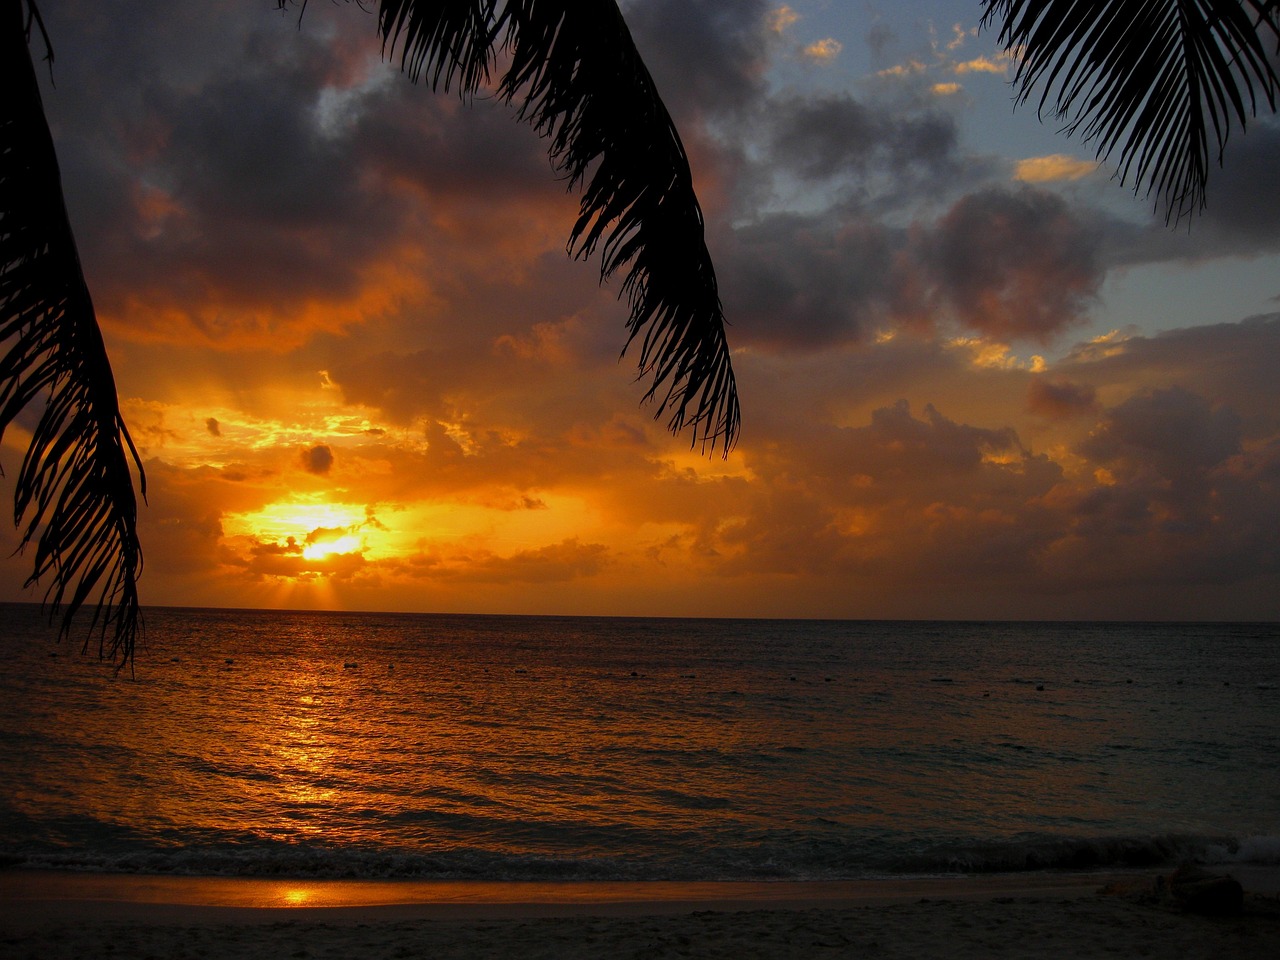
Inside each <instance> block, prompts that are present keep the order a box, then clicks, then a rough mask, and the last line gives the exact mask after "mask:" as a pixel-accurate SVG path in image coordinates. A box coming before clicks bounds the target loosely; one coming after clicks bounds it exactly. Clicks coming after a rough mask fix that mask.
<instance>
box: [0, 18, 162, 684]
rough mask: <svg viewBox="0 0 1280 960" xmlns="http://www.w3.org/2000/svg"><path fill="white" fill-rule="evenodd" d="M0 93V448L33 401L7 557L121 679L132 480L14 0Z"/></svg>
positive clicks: (125, 436) (131, 629)
mask: <svg viewBox="0 0 1280 960" xmlns="http://www.w3.org/2000/svg"><path fill="white" fill-rule="evenodd" d="M32 9H33V13H34V7H33V8H32ZM0 89H3V90H4V92H5V93H4V97H3V98H0V344H3V345H4V348H5V352H4V354H3V356H0V439H2V438H3V436H4V431H5V430H6V429H7V428H8V427H9V426H10V425H12V424H13V423H14V421H15V419H16V418H17V417H18V416H19V414H21V413H22V411H23V410H24V409H26V408H27V407H28V406H33V407H34V406H35V405H36V403H37V402H38V401H39V400H40V399H41V398H44V408H43V410H42V411H41V412H40V416H39V419H38V422H37V424H36V427H35V429H34V431H33V433H32V437H31V442H30V444H29V446H28V449H27V453H26V456H25V457H24V458H23V461H22V465H21V467H20V468H19V470H18V473H17V476H16V478H15V487H14V522H15V524H16V525H17V526H18V527H19V529H20V541H19V549H25V548H26V547H28V546H30V545H31V544H32V543H33V542H34V543H35V562H34V566H33V571H32V573H31V576H30V577H29V578H28V581H27V583H28V585H29V586H30V585H32V584H35V583H37V582H38V581H39V580H40V579H41V578H43V577H46V576H47V577H49V578H50V581H49V584H48V587H47V588H46V590H45V595H44V598H45V602H46V604H48V605H49V609H50V616H51V617H56V616H57V614H58V613H59V611H61V613H62V620H61V626H60V629H61V632H62V633H63V634H66V633H68V632H69V631H70V630H71V627H72V622H73V618H74V616H75V614H76V612H77V610H79V609H80V607H81V606H83V605H84V604H85V603H86V602H87V601H91V600H96V603H95V607H94V613H93V618H92V621H91V624H90V628H89V638H92V637H94V636H96V637H97V642H98V653H99V656H105V657H109V658H111V659H112V660H115V661H117V664H118V667H123V666H124V665H125V664H126V663H130V662H132V658H133V650H134V644H135V641H136V638H137V635H138V632H139V629H140V627H141V614H140V610H139V603H138V589H137V577H138V574H139V573H140V572H141V568H142V551H141V548H140V546H139V543H138V537H137V531H136V525H137V500H136V498H135V496H134V489H133V479H132V476H131V474H130V469H129V461H130V459H131V460H132V461H133V463H134V464H135V466H137V468H138V474H139V479H140V481H141V483H142V490H143V494H144V495H145V492H146V486H145V483H146V481H145V478H144V477H143V474H142V464H141V462H140V460H139V458H138V452H137V450H136V449H135V448H134V446H133V441H132V440H131V439H130V437H129V433H128V431H127V430H126V428H125V425H124V421H123V420H122V418H121V416H120V408H119V404H118V401H117V398H116V388H115V380H114V378H113V377H112V374H111V366H110V363H109V361H108V359H107V353H106V348H105V346H104V344H103V341H102V335H101V333H100V331H99V329H98V323H97V318H96V316H95V314H94V309H93V302H92V300H91V299H90V296H89V289H88V287H87V285H86V284H85V279H84V273H83V271H82V270H81V267H80V258H79V254H78V253H77V251H76V245H75V239H74V237H73V236H72V233H71V225H70V221H69V219H68V216H67V211H66V206H65V204H64V202H63V197H62V183H61V176H60V174H59V171H58V162H57V157H56V156H55V154H54V147H53V139H52V137H51V136H50V133H49V127H48V124H47V123H46V122H45V118H44V110H43V106H42V104H41V99H40V90H39V87H38V86H37V84H36V76H35V71H34V68H33V65H32V62H31V58H30V55H29V53H28V44H27V28H26V26H25V25H24V23H23V16H22V2H21V0H5V2H4V3H3V9H2V12H0ZM126 451H127V453H126ZM95 594H96V598H95ZM89 642H90V639H86V641H85V647H86V649H87V648H88V646H89Z"/></svg>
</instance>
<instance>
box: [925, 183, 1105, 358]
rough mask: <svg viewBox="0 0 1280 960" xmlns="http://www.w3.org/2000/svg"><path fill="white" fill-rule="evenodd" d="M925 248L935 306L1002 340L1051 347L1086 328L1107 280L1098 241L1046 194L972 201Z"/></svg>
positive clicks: (997, 193)
mask: <svg viewBox="0 0 1280 960" xmlns="http://www.w3.org/2000/svg"><path fill="white" fill-rule="evenodd" d="M922 247H923V249H922V250H921V253H920V258H921V261H922V262H923V264H924V265H925V266H926V267H927V268H928V269H929V270H930V272H931V273H932V274H933V276H934V277H935V278H936V287H935V294H934V296H933V298H932V301H933V303H934V304H936V305H937V306H939V307H942V308H944V309H948V310H950V311H951V312H952V313H953V315H954V316H956V317H957V319H959V320H960V321H961V322H963V323H964V324H966V325H967V326H969V327H971V328H973V329H974V330H978V331H980V332H982V333H984V334H987V335H990V336H994V337H998V338H1001V339H1007V338H1012V337H1029V338H1032V339H1037V340H1041V341H1045V340H1047V339H1049V338H1050V337H1052V336H1055V335H1057V334H1059V333H1060V332H1062V331H1063V330H1065V329H1067V328H1069V327H1071V326H1073V325H1076V324H1078V323H1080V322H1081V321H1082V320H1083V319H1084V314H1085V311H1086V310H1087V309H1088V307H1089V306H1090V304H1091V303H1092V302H1093V300H1094V299H1095V298H1096V297H1097V295H1098V291H1099V289H1100V287H1101V285H1102V279H1103V276H1104V272H1103V268H1102V264H1101V262H1100V258H1099V255H1098V240H1097V237H1096V236H1094V235H1093V234H1092V233H1091V232H1090V230H1089V228H1088V226H1087V225H1086V224H1084V223H1082V222H1081V221H1080V220H1078V219H1077V218H1076V217H1075V216H1074V215H1073V214H1072V212H1071V211H1070V209H1069V208H1068V207H1067V205H1066V203H1065V202H1064V201H1063V200H1062V199H1061V198H1059V197H1058V196H1056V195H1054V194H1050V193H1045V192H1033V191H1031V190H1021V191H1017V192H1009V191H1005V190H999V189H994V188H993V189H988V190H983V191H980V192H978V193H974V194H970V195H969V196H967V197H965V198H963V199H962V200H961V201H960V202H959V203H957V204H956V205H955V206H954V207H952V208H951V210H950V211H948V212H947V214H946V215H945V216H944V217H943V218H942V219H941V221H940V222H939V223H938V225H937V229H936V231H935V232H933V233H932V235H930V236H928V237H927V238H925V239H924V241H923V243H922Z"/></svg>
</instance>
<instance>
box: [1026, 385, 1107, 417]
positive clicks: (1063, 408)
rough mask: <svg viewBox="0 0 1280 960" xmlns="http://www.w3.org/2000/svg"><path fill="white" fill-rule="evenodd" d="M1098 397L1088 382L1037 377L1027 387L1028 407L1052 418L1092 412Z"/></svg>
mask: <svg viewBox="0 0 1280 960" xmlns="http://www.w3.org/2000/svg"><path fill="white" fill-rule="evenodd" d="M1096 397H1097V391H1095V390H1094V389H1093V387H1091V386H1089V385H1088V384H1081V383H1072V382H1071V381H1069V380H1050V379H1047V378H1045V377H1036V378H1034V379H1033V380H1032V381H1031V383H1030V384H1029V385H1028V387H1027V409H1028V410H1030V411H1031V412H1032V413H1034V414H1037V415H1039V416H1041V417H1047V418H1049V419H1051V420H1067V419H1070V418H1072V417H1080V416H1084V415H1085V414H1088V413H1092V412H1093V411H1094V410H1095V408H1096V406H1097V404H1096Z"/></svg>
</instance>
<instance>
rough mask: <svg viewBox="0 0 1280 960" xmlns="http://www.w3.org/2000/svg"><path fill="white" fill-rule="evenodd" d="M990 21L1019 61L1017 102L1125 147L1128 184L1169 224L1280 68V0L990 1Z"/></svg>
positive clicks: (1195, 208) (1190, 201)
mask: <svg viewBox="0 0 1280 960" xmlns="http://www.w3.org/2000/svg"><path fill="white" fill-rule="evenodd" d="M983 5H984V7H985V9H986V12H985V15H984V18H983V23H984V25H990V24H993V23H997V22H998V23H1000V24H1001V26H1000V33H999V36H1000V42H1001V43H1003V44H1004V46H1005V48H1006V50H1008V51H1009V52H1011V53H1012V54H1014V55H1015V56H1016V58H1017V60H1018V69H1017V75H1016V77H1015V78H1014V82H1015V84H1016V85H1017V87H1018V94H1017V99H1018V100H1020V101H1026V100H1027V99H1029V98H1030V97H1031V95H1032V92H1033V90H1034V89H1035V88H1037V87H1040V88H1041V91H1040V99H1039V111H1040V114H1041V116H1042V117H1043V116H1044V113H1045V111H1046V109H1047V110H1048V112H1049V113H1051V114H1052V115H1053V116H1054V117H1055V118H1056V119H1058V120H1061V121H1063V122H1064V126H1063V130H1064V131H1065V132H1067V133H1079V134H1080V136H1082V137H1083V138H1084V140H1085V141H1086V142H1093V143H1095V144H1096V150H1097V157H1098V159H1100V160H1106V159H1108V158H1110V157H1111V156H1112V154H1115V161H1116V164H1117V175H1118V176H1119V178H1120V180H1121V182H1128V181H1130V180H1132V181H1133V183H1134V189H1135V190H1136V191H1138V192H1140V193H1141V192H1144V191H1145V195H1146V196H1151V195H1152V194H1154V195H1155V202H1156V205H1157V207H1159V206H1161V205H1163V207H1164V211H1165V220H1166V222H1177V221H1180V220H1181V219H1183V218H1184V217H1187V216H1189V215H1191V214H1193V213H1197V212H1199V211H1200V210H1202V209H1203V208H1204V204H1205V189H1206V186H1207V184H1208V181H1209V171H1210V167H1211V153H1212V151H1213V150H1214V149H1216V151H1217V159H1218V161H1219V163H1220V162H1221V160H1222V153H1223V150H1224V149H1225V148H1226V144H1227V139H1228V136H1229V135H1230V132H1231V128H1232V125H1233V122H1234V123H1238V124H1239V125H1240V128H1241V130H1243V129H1244V127H1245V124H1246V122H1247V121H1248V119H1249V118H1250V117H1251V116H1254V115H1256V113H1257V110H1258V102H1259V98H1262V99H1263V100H1265V101H1266V104H1267V106H1268V107H1270V109H1271V110H1272V112H1274V111H1275V109H1276V95H1277V91H1278V89H1280V76H1277V73H1276V65H1277V62H1278V59H1280V3H1278V2H1277V0H983Z"/></svg>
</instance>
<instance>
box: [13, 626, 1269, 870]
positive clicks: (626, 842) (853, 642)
mask: <svg viewBox="0 0 1280 960" xmlns="http://www.w3.org/2000/svg"><path fill="white" fill-rule="evenodd" d="M146 626H147V630H146V640H145V645H144V646H142V647H141V648H140V649H139V652H138V657H137V663H136V668H135V671H134V673H133V675H132V676H131V675H130V673H129V671H127V670H126V671H125V672H123V673H121V674H119V675H116V674H115V673H114V672H113V671H112V669H111V667H110V666H109V665H106V664H104V663H102V662H100V661H98V660H97V659H96V658H95V657H92V656H88V657H85V656H81V655H80V652H79V643H78V642H76V641H74V640H73V641H71V642H58V641H57V640H56V638H55V636H54V634H53V632H52V631H51V630H50V629H49V628H48V626H47V625H46V623H45V621H44V620H43V619H42V617H41V616H40V611H39V608H38V607H37V606H34V605H23V604H8V605H0V656H2V657H3V662H4V669H3V670H2V671H0V784H2V785H3V788H2V789H0V866H2V867H8V868H40V869H54V870H89V871H105V872H131V873H148V874H151V873H154V874H184V875H191V874H194V875H238V876H241V875H247V876H271V877H283V876H290V877H314V878H328V877H355V878H391V879H394V878H413V879H442V880H443V879H466V880H484V879H493V880H597V879H598V880H649V879H653V880H762V879H766V880H773V879H776V880H837V879H861V878H874V877H905V876H935V875H942V874H954V873H962V874H971V873H991V872H1004V871H1044V870H1050V871H1063V870H1082V869H1084V870H1088V869H1116V868H1126V867H1144V868H1145V867H1152V866H1160V865H1169V864H1174V863H1177V862H1180V861H1183V860H1187V859H1191V860H1196V861H1198V862H1201V863H1207V864H1223V863H1227V864H1270V865H1275V864H1280V773H1278V772H1277V770H1278V769H1280V768H1278V767H1277V757H1280V625H1276V624H1207V623H1206V624H1200V623H1196V624H1171V623H1004V622H1000V623H976V622H962V623H926V622H858V621H818V620H698V619H635V618H591V617H586V618H583V617H563V618H561V617H508V616H449V615H410V614H367V613H285V612H275V611H226V610H180V609H168V608H158V609H151V610H148V611H147V614H146Z"/></svg>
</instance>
